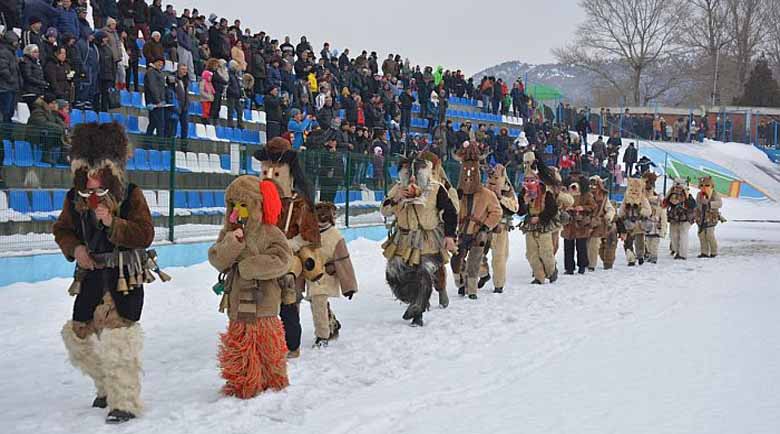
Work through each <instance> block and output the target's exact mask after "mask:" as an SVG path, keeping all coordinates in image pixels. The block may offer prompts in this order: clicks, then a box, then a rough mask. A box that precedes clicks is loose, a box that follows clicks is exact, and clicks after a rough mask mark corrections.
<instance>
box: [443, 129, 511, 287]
mask: <svg viewBox="0 0 780 434" xmlns="http://www.w3.org/2000/svg"><path fill="white" fill-rule="evenodd" d="M455 158H456V159H457V160H459V161H460V162H461V169H460V179H459V182H458V195H459V196H460V207H459V208H460V210H459V212H458V253H457V254H456V255H455V257H453V258H452V263H451V265H452V272H453V274H455V281H456V283H457V284H458V294H460V295H466V294H467V295H468V297H469V299H471V300H476V299H477V287H478V286H482V285H484V284H485V283H486V282H487V280H488V279H490V274H488V270H487V269H484V268H483V267H482V258H483V256H484V255H485V252H486V250H487V249H488V248H489V243H490V233H491V232H492V231H493V229H495V227H496V225H498V223H499V222H500V221H501V215H502V212H501V205H500V204H499V202H498V198H497V197H496V195H495V193H493V192H492V191H490V190H489V189H487V188H486V187H485V186H483V185H482V171H481V170H480V164H481V163H482V161H483V160H484V154H483V153H482V150H481V149H480V147H479V145H478V144H470V143H469V142H464V143H463V147H462V148H461V149H459V150H458V151H457V152H456V153H455ZM478 280H479V282H478Z"/></svg>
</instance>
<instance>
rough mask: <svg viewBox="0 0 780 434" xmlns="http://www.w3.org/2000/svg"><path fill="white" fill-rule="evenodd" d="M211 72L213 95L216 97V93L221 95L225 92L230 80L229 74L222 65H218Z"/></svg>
mask: <svg viewBox="0 0 780 434" xmlns="http://www.w3.org/2000/svg"><path fill="white" fill-rule="evenodd" d="M212 72H214V75H212V76H211V84H213V85H214V96H215V97H216V95H222V94H223V93H224V92H225V89H226V88H227V86H228V82H229V81H230V74H229V73H228V72H227V70H226V69H225V68H223V67H219V68H217V70H216V71H212Z"/></svg>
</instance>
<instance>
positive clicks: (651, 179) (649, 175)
mask: <svg viewBox="0 0 780 434" xmlns="http://www.w3.org/2000/svg"><path fill="white" fill-rule="evenodd" d="M642 179H644V180H645V188H647V189H655V181H656V180H657V179H658V175H657V174H656V173H655V172H653V171H651V170H648V171H647V172H645V173H643V174H642Z"/></svg>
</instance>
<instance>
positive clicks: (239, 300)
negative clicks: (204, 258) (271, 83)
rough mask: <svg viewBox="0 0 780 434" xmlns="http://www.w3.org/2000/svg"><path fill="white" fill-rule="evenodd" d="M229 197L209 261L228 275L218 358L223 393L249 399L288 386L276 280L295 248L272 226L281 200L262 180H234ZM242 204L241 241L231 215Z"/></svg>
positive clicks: (288, 265)
mask: <svg viewBox="0 0 780 434" xmlns="http://www.w3.org/2000/svg"><path fill="white" fill-rule="evenodd" d="M272 189H273V187H272ZM274 193H275V191H274ZM268 200H275V201H276V202H277V205H276V207H271V208H275V209H276V214H277V215H269V214H268V213H267V212H265V211H267V210H268V209H269V208H268V205H269V204H266V203H264V202H265V201H268ZM225 201H226V204H225V205H226V209H227V212H226V214H225V223H224V227H223V228H222V231H220V233H219V237H218V238H217V241H216V243H214V245H213V246H211V248H210V249H209V262H210V263H211V265H212V266H214V268H216V269H217V270H218V271H219V272H220V273H225V274H226V278H225V293H224V295H223V299H222V303H221V304H220V310H227V312H228V317H229V319H230V323H229V326H228V331H227V332H226V333H224V334H222V336H221V344H220V349H219V362H220V367H221V370H222V377H223V378H224V379H225V381H226V384H225V387H224V388H223V393H225V394H226V395H234V396H237V397H239V398H243V399H246V398H251V397H253V396H255V395H257V394H259V393H261V392H263V391H264V390H266V389H274V390H279V389H282V388H284V387H286V386H287V384H288V380H287V361H286V355H287V345H286V344H285V341H284V330H283V328H282V324H281V322H280V321H279V318H278V317H277V315H278V314H279V305H280V302H281V294H282V290H281V288H280V287H279V283H278V281H277V279H278V278H279V277H281V276H283V275H284V274H286V273H287V271H288V270H289V268H290V263H291V262H292V252H291V251H290V248H289V247H288V245H287V239H286V238H285V236H284V234H282V232H281V231H280V230H279V229H278V228H277V227H276V226H275V224H274V223H275V220H276V219H277V218H278V210H279V204H278V202H280V201H279V199H278V197H273V198H268V197H265V196H264V195H263V194H262V193H261V189H260V179H259V178H257V177H254V176H241V177H238V178H236V179H235V180H234V181H233V182H232V183H231V184H230V185H229V186H228V188H227V191H226V192H225ZM239 205H243V206H245V207H246V208H247V209H248V210H249V218H248V220H247V221H246V223H245V225H244V227H243V232H244V237H243V239H240V240H239V239H237V238H236V237H235V236H234V234H233V232H234V230H235V222H233V221H231V217H230V216H231V214H232V213H233V209H234V208H235V207H237V206H239Z"/></svg>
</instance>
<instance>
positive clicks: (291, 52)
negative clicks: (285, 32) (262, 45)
mask: <svg viewBox="0 0 780 434" xmlns="http://www.w3.org/2000/svg"><path fill="white" fill-rule="evenodd" d="M279 49H280V50H282V56H283V57H284V58H292V57H293V56H295V46H294V45H293V44H291V43H290V37H289V36H285V37H284V42H283V43H282V45H280V46H279Z"/></svg>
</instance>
